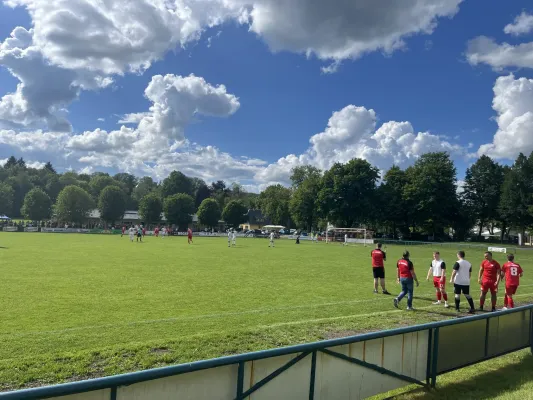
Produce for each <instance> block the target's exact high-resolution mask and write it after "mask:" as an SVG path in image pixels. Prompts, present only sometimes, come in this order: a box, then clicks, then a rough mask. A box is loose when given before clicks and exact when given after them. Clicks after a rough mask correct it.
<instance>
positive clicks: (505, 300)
mask: <svg viewBox="0 0 533 400" xmlns="http://www.w3.org/2000/svg"><path fill="white" fill-rule="evenodd" d="M507 304H509V297H507V295H505V297H504V298H503V305H504V306H505V307H507Z"/></svg>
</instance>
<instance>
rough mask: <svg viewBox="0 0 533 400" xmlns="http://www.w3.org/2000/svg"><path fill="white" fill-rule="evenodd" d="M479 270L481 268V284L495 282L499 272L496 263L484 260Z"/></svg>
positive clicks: (498, 266) (499, 268)
mask: <svg viewBox="0 0 533 400" xmlns="http://www.w3.org/2000/svg"><path fill="white" fill-rule="evenodd" d="M481 268H483V278H482V279H483V282H496V279H497V278H498V274H499V273H500V271H501V267H500V264H499V263H498V261H496V260H492V261H489V260H485V261H483V262H482V263H481Z"/></svg>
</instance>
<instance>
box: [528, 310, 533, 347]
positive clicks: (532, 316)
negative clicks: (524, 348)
mask: <svg viewBox="0 0 533 400" xmlns="http://www.w3.org/2000/svg"><path fill="white" fill-rule="evenodd" d="M529 346H530V347H531V353H533V308H532V309H531V310H529Z"/></svg>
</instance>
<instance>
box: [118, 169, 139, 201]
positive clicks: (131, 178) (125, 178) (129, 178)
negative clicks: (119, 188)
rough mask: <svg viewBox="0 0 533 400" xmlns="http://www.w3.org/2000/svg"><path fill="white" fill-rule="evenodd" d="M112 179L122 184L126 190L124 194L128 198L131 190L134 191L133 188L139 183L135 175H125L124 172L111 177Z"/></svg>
mask: <svg viewBox="0 0 533 400" xmlns="http://www.w3.org/2000/svg"><path fill="white" fill-rule="evenodd" d="M113 179H114V180H115V181H117V182H122V184H123V185H124V187H125V189H126V194H127V195H128V196H131V194H132V193H133V189H135V187H136V186H137V184H138V183H139V181H138V179H137V177H136V176H135V175H132V174H127V173H125V172H121V173H119V174H116V175H115V176H113Z"/></svg>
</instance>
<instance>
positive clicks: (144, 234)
mask: <svg viewBox="0 0 533 400" xmlns="http://www.w3.org/2000/svg"><path fill="white" fill-rule="evenodd" d="M141 229H142V233H143V237H145V236H146V227H145V226H144V225H141Z"/></svg>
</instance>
